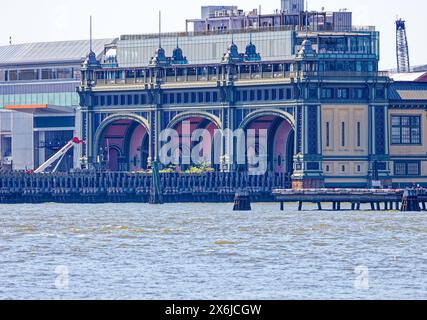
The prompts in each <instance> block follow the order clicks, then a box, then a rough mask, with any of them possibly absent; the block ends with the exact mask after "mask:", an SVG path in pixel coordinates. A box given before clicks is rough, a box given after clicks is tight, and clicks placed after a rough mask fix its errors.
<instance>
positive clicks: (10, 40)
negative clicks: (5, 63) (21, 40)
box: [9, 36, 12, 45]
mask: <svg viewBox="0 0 427 320" xmlns="http://www.w3.org/2000/svg"><path fill="white" fill-rule="evenodd" d="M9 45H12V36H10V37H9Z"/></svg>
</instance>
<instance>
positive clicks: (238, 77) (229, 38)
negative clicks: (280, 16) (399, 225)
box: [79, 28, 427, 188]
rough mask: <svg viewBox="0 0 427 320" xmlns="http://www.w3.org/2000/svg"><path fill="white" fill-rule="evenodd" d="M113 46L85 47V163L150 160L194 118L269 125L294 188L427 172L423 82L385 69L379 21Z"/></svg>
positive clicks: (276, 155)
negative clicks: (165, 138)
mask: <svg viewBox="0 0 427 320" xmlns="http://www.w3.org/2000/svg"><path fill="white" fill-rule="evenodd" d="M150 49H151V51H150ZM150 52H151V56H150ZM110 54H111V55H110V56H109V57H108V58H107V59H106V60H108V64H101V63H100V62H99V61H97V60H96V59H94V55H89V56H88V59H87V61H86V62H85V64H84V66H83V69H82V85H81V87H80V89H79V93H80V97H81V112H82V115H83V116H82V119H83V124H82V128H83V131H82V137H83V139H84V140H85V141H86V142H87V144H86V146H85V148H84V154H85V155H86V156H87V159H88V162H89V164H92V165H94V166H101V165H103V166H105V167H106V168H107V169H110V170H125V171H126V170H130V171H136V170H140V169H146V168H147V167H149V165H150V163H151V162H152V161H153V160H158V157H159V148H160V147H161V145H160V143H159V141H158V137H159V134H160V132H161V131H162V130H164V129H166V128H172V129H176V130H177V131H178V132H180V130H181V127H182V124H183V122H184V121H189V122H190V123H191V130H196V129H201V128H202V129H207V130H209V131H210V132H213V130H215V129H231V130H235V129H238V128H241V129H267V130H268V150H267V153H268V156H267V161H268V170H269V171H270V172H277V173H278V172H280V173H283V172H285V173H289V174H290V175H292V180H293V186H294V187H296V188H300V187H304V188H319V187H325V186H326V187H366V186H369V185H370V184H371V181H372V180H376V179H379V180H381V181H382V183H383V185H385V186H389V185H390V186H391V185H392V184H394V185H396V184H401V185H402V184H412V183H413V182H417V183H424V182H427V179H426V176H427V167H426V165H427V162H425V160H426V153H427V152H426V151H427V146H426V145H425V143H426V142H425V141H426V138H427V137H426V134H427V130H426V129H425V128H426V121H427V117H426V116H427V115H426V114H425V107H426V105H425V98H427V96H425V95H426V93H427V85H425V84H423V83H417V84H416V85H415V84H411V85H408V84H405V83H398V82H393V81H392V79H391V78H390V77H389V75H388V73H386V72H380V71H379V70H378V62H379V58H380V57H379V33H378V32H376V31H374V30H373V29H372V28H365V29H361V28H353V29H352V30H351V31H346V32H338V31H296V30H290V29H287V28H275V29H270V30H263V29H262V28H261V29H257V30H241V31H240V32H233V33H231V32H230V33H229V34H227V33H225V34H224V32H221V33H215V32H210V34H209V35H206V34H205V33H203V32H200V33H184V34H165V35H162V37H161V44H160V45H159V37H158V36H157V37H156V36H155V35H134V36H122V37H121V38H120V40H119V41H118V45H117V48H115V49H114V50H112V51H111V52H110ZM118 61H120V63H119V62H118ZM180 138H182V136H181V137H180ZM183 148H191V146H188V145H187V146H185V145H181V146H180V149H179V150H177V152H178V153H182V150H183ZM107 149H108V150H107ZM256 152H262V150H256ZM105 153H107V154H108V157H105ZM102 155H104V156H102ZM224 155H225V156H227V155H226V154H224ZM100 162H103V163H100ZM216 169H217V170H242V168H241V167H238V166H232V165H231V166H227V164H225V166H220V167H219V168H216ZM243 170H244V168H243ZM376 176H377V177H376Z"/></svg>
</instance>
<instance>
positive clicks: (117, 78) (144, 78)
mask: <svg viewBox="0 0 427 320" xmlns="http://www.w3.org/2000/svg"><path fill="white" fill-rule="evenodd" d="M388 76H389V73H388V72H386V71H372V72H353V71H289V70H287V68H286V64H285V63H277V64H273V63H264V64H250V65H244V64H241V65H237V67H236V69H235V70H234V71H233V72H232V73H229V72H228V71H227V68H226V67H225V66H224V65H215V66H210V67H182V66H180V67H175V68H173V67H171V68H166V69H161V70H157V71H156V70H155V69H153V68H115V69H107V70H102V71H96V72H95V82H94V83H95V86H98V87H102V86H112V85H145V84H147V85H149V84H154V83H160V84H175V83H216V82H218V81H230V80H231V81H263V80H265V81H267V80H279V79H289V80H290V79H306V78H335V79H350V78H352V79H361V78H362V79H366V78H375V77H388Z"/></svg>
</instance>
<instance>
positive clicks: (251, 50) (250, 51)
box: [244, 33, 261, 61]
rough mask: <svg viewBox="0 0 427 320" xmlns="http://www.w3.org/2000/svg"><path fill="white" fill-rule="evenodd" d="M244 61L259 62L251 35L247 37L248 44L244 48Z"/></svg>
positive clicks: (259, 56) (259, 58) (259, 57)
mask: <svg viewBox="0 0 427 320" xmlns="http://www.w3.org/2000/svg"><path fill="white" fill-rule="evenodd" d="M244 60H245V61H260V60H261V55H260V54H259V53H257V50H256V46H255V45H254V44H253V43H252V33H250V35H249V44H248V45H247V46H246V51H245V56H244Z"/></svg>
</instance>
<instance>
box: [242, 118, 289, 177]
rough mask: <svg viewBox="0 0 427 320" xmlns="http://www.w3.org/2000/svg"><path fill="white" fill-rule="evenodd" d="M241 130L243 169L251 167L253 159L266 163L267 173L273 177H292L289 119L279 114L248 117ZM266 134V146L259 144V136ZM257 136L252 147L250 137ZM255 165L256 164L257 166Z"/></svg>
mask: <svg viewBox="0 0 427 320" xmlns="http://www.w3.org/2000/svg"><path fill="white" fill-rule="evenodd" d="M241 129H244V130H245V135H246V148H245V150H246V169H250V168H251V167H254V166H255V165H254V164H253V163H254V161H253V160H252V158H253V157H257V158H258V159H259V161H266V166H265V167H266V169H267V170H268V171H269V172H274V173H286V174H289V175H291V174H292V173H293V161H294V153H295V129H294V124H293V122H292V118H291V116H290V115H288V114H282V113H281V112H275V113H267V112H262V113H261V112H260V113H259V114H256V113H254V114H252V115H249V116H248V117H247V118H246V119H245V120H244V121H243V123H242V126H241ZM261 130H265V131H266V133H267V135H266V143H261V141H260V139H259V134H260V132H261ZM254 135H255V136H256V137H257V138H256V139H252V144H253V141H255V145H254V146H253V145H251V139H250V137H251V136H252V137H253V136H254ZM256 165H258V164H256Z"/></svg>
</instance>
